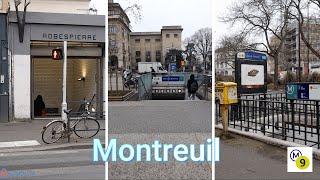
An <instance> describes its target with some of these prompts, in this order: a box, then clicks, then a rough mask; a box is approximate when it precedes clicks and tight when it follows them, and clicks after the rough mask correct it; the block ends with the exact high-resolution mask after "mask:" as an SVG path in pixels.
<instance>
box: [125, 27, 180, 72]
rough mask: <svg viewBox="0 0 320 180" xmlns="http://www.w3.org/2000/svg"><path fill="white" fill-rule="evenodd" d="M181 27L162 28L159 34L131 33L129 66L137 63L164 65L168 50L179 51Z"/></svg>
mask: <svg viewBox="0 0 320 180" xmlns="http://www.w3.org/2000/svg"><path fill="white" fill-rule="evenodd" d="M182 30H183V29H182V27H181V26H162V29H161V31H160V32H132V33H131V34H130V52H131V57H132V61H131V65H132V67H133V68H135V69H137V63H138V62H161V64H164V62H165V57H166V53H167V52H168V50H169V49H178V50H181V34H182Z"/></svg>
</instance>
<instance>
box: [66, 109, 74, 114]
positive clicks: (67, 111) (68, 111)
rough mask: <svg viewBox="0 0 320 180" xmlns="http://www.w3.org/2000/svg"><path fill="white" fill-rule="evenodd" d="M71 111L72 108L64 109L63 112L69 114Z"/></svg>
mask: <svg viewBox="0 0 320 180" xmlns="http://www.w3.org/2000/svg"><path fill="white" fill-rule="evenodd" d="M71 111H72V109H67V110H64V112H65V113H66V114H70V112H71Z"/></svg>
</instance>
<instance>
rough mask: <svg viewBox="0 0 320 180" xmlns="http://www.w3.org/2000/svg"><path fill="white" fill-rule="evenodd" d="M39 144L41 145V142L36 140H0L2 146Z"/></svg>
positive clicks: (0, 146)
mask: <svg viewBox="0 0 320 180" xmlns="http://www.w3.org/2000/svg"><path fill="white" fill-rule="evenodd" d="M38 145H40V143H39V142H38V141H36V140H28V141H11V142H0V148H8V147H23V146H38Z"/></svg>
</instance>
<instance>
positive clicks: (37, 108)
mask: <svg viewBox="0 0 320 180" xmlns="http://www.w3.org/2000/svg"><path fill="white" fill-rule="evenodd" d="M45 108H46V105H45V104H44V102H43V100H42V96H40V95H38V96H37V98H36V100H34V116H41V115H42V110H44V109H45Z"/></svg>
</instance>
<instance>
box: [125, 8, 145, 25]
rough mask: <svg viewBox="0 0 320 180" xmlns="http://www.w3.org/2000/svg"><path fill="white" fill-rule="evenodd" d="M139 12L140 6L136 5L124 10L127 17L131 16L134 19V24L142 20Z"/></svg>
mask: <svg viewBox="0 0 320 180" xmlns="http://www.w3.org/2000/svg"><path fill="white" fill-rule="evenodd" d="M141 11H142V7H141V5H139V4H136V3H135V4H133V5H130V6H128V7H126V8H125V9H124V12H126V13H127V15H129V16H132V17H133V18H134V19H135V22H136V23H137V22H140V21H141V20H142V14H141Z"/></svg>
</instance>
